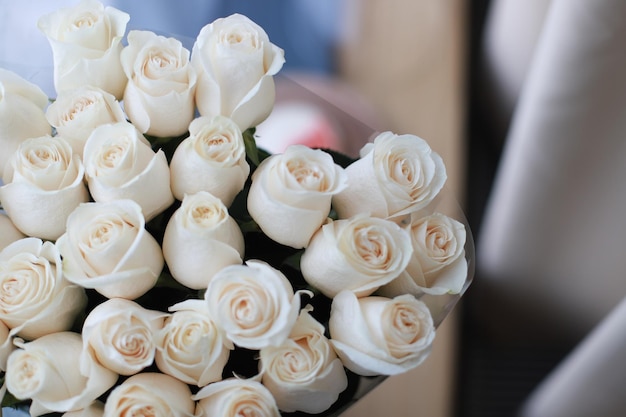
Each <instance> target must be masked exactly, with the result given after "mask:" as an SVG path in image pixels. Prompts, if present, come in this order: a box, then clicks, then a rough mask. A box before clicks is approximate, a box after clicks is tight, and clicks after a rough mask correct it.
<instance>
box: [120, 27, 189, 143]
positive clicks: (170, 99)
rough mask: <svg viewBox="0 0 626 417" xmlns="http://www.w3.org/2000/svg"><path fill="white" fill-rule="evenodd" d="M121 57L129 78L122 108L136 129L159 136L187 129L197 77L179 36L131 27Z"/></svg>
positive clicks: (180, 132) (178, 133) (177, 134)
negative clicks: (162, 34)
mask: <svg viewBox="0 0 626 417" xmlns="http://www.w3.org/2000/svg"><path fill="white" fill-rule="evenodd" d="M121 60H122V67H123V68H124V73H125V74H126V77H128V83H127V84H126V89H125V90H124V110H125V111H126V114H127V115H128V118H129V119H130V121H131V122H132V123H133V124H134V125H135V126H136V127H137V128H138V129H139V131H141V132H143V133H146V134H148V135H152V136H159V137H170V136H179V135H182V134H183V133H185V132H187V128H188V126H189V123H190V122H191V120H192V119H193V117H194V112H195V110H196V104H195V91H196V78H197V77H196V71H195V70H194V68H193V67H192V66H191V64H190V62H189V50H187V49H185V48H184V47H183V45H182V43H181V42H180V41H179V40H178V39H175V38H165V37H164V36H158V35H157V34H155V33H154V32H149V31H140V30H131V31H130V32H129V33H128V45H127V46H126V47H125V48H124V49H123V50H122V54H121Z"/></svg>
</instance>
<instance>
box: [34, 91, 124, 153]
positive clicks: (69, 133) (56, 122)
mask: <svg viewBox="0 0 626 417" xmlns="http://www.w3.org/2000/svg"><path fill="white" fill-rule="evenodd" d="M46 118H47V119H48V122H49V123H50V124H51V125H52V126H54V128H55V129H56V131H57V134H59V135H60V136H63V138H64V139H65V140H67V141H68V142H69V144H70V145H71V146H72V149H73V150H74V153H76V154H78V155H79V156H80V157H81V158H82V156H83V149H84V148H85V142H87V138H88V137H89V135H91V132H92V131H93V130H94V129H95V128H96V127H98V126H101V125H105V124H109V123H118V122H123V121H125V120H126V116H125V115H124V112H123V111H122V106H121V105H120V103H119V102H118V101H117V100H116V99H115V97H114V96H113V95H112V94H110V93H107V92H106V91H104V90H102V89H100V88H98V87H93V86H89V85H84V86H80V87H78V88H73V89H71V90H65V91H62V92H61V93H59V94H58V95H57V98H56V100H55V101H54V102H53V103H51V104H50V105H49V106H48V109H47V110H46Z"/></svg>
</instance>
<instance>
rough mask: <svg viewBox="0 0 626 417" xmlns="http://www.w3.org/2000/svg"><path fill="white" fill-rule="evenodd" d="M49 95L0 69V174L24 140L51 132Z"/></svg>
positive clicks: (9, 72) (15, 75)
mask: <svg viewBox="0 0 626 417" xmlns="http://www.w3.org/2000/svg"><path fill="white" fill-rule="evenodd" d="M47 105H48V96H46V94H45V93H44V92H43V91H42V90H41V88H39V87H37V86H36V85H35V84H33V83H31V82H29V81H26V80H25V79H24V78H22V77H20V76H19V75H17V74H15V73H14V72H11V71H8V70H6V69H4V68H0V126H2V129H0V146H1V147H2V152H0V175H2V173H3V172H4V167H5V165H6V163H7V160H8V159H9V158H10V157H11V155H13V152H15V151H16V150H17V148H18V146H19V145H20V143H21V142H22V141H23V140H24V139H28V138H35V137H39V136H44V135H50V134H51V133H52V128H51V127H50V125H49V124H48V121H47V120H46V114H45V108H46V106H47Z"/></svg>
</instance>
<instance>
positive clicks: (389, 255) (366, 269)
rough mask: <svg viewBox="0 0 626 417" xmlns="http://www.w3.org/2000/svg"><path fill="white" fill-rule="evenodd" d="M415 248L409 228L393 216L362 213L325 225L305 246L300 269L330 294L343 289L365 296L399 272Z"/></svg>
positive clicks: (327, 294)
mask: <svg viewBox="0 0 626 417" xmlns="http://www.w3.org/2000/svg"><path fill="white" fill-rule="evenodd" d="M412 251H413V248H412V246H411V238H410V237H409V234H408V232H407V231H406V230H404V229H402V228H400V226H398V225H397V224H395V223H394V222H392V221H390V220H385V219H379V218H376V217H366V216H363V215H361V216H356V217H353V218H350V219H344V220H335V221H331V222H329V223H327V224H325V225H324V226H322V228H321V229H320V230H319V231H318V232H317V233H316V234H315V235H314V236H313V239H311V243H310V244H309V246H308V247H307V248H306V249H305V251H304V253H303V255H302V258H301V260H300V269H301V271H302V276H303V277H304V279H305V280H306V281H307V282H308V283H309V284H310V285H311V286H313V287H315V288H316V289H318V290H319V291H321V292H322V294H324V295H326V296H327V297H329V298H333V297H334V296H335V295H336V294H337V293H339V292H340V291H343V290H349V291H353V292H355V293H356V294H357V295H358V296H359V297H362V296H366V295H370V294H372V293H373V292H374V291H376V290H377V289H378V288H379V287H380V286H382V285H384V284H387V283H389V282H391V281H392V280H393V279H394V278H396V277H397V276H399V275H400V274H401V273H402V271H404V269H405V268H406V266H407V264H408V263H409V260H410V259H411V253H412Z"/></svg>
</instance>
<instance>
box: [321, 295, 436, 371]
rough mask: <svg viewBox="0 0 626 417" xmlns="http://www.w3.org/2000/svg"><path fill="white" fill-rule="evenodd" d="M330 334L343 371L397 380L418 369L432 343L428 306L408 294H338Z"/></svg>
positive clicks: (330, 323) (332, 308) (333, 308)
mask: <svg viewBox="0 0 626 417" xmlns="http://www.w3.org/2000/svg"><path fill="white" fill-rule="evenodd" d="M329 329H330V337H331V343H332V345H333V346H334V348H335V351H336V352H337V354H338V355H339V357H340V358H341V361H342V362H343V364H344V366H345V367H346V368H348V369H350V370H351V371H352V372H354V373H356V374H359V375H365V376H371V375H395V374H399V373H403V372H406V371H408V370H410V369H413V368H415V367H417V366H418V365H419V364H421V363H422V362H423V361H424V359H426V357H427V356H428V354H429V353H430V348H431V346H432V342H433V340H434V338H435V327H434V325H433V319H432V316H431V314H430V311H429V310H428V307H427V306H426V304H424V303H423V302H421V301H419V300H418V299H416V298H415V297H413V296H412V295H409V294H404V295H401V296H398V297H396V298H393V299H390V298H385V297H377V296H371V297H363V298H357V297H356V296H355V295H354V293H352V292H350V291H342V292H341V293H339V294H337V296H336V297H335V298H334V299H333V303H332V307H331V312H330V320H329Z"/></svg>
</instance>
